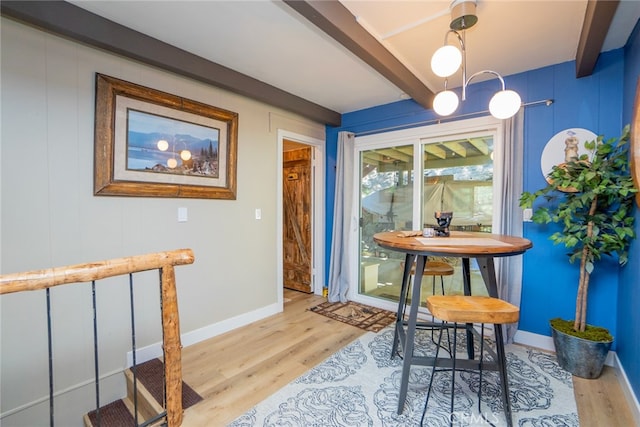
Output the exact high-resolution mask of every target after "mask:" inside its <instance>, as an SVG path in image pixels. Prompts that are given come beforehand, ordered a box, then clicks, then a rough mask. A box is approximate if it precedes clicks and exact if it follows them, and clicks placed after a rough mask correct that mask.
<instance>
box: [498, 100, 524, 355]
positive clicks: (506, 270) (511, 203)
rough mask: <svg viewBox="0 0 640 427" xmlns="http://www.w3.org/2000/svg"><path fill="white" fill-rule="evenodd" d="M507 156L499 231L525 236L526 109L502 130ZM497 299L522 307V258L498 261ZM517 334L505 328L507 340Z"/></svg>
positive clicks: (504, 161)
mask: <svg viewBox="0 0 640 427" xmlns="http://www.w3.org/2000/svg"><path fill="white" fill-rule="evenodd" d="M502 138H503V141H504V156H502V164H501V165H495V167H496V168H502V170H503V173H504V178H503V186H502V200H503V201H504V202H503V203H502V206H501V212H500V217H501V219H502V220H501V224H500V229H499V230H497V232H498V233H499V234H508V235H512V236H522V230H523V227H522V209H521V208H520V205H519V200H520V194H521V193H522V188H523V183H522V182H523V170H522V169H523V163H524V161H523V158H524V154H523V153H524V109H523V108H521V109H520V111H519V112H518V114H516V115H515V116H514V117H512V118H510V119H508V120H505V121H504V126H503V135H502ZM498 262H499V263H500V268H499V269H498V277H497V281H498V295H499V296H500V298H501V299H503V300H506V301H509V302H510V303H511V304H513V305H515V306H516V307H520V295H521V292H522V255H518V256H511V257H504V258H498ZM517 330H518V324H517V323H516V324H509V325H508V326H507V328H506V333H505V339H506V341H507V342H513V337H514V335H515V333H516V331H517Z"/></svg>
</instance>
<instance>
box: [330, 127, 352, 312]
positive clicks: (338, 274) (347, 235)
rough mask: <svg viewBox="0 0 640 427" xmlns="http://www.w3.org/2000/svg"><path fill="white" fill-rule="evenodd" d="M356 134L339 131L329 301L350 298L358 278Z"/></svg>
mask: <svg viewBox="0 0 640 427" xmlns="http://www.w3.org/2000/svg"><path fill="white" fill-rule="evenodd" d="M354 140H355V135H354V134H353V133H351V132H339V133H338V150H337V151H338V152H337V166H336V188H335V204H334V206H333V231H332V237H331V259H330V261H329V285H328V286H329V293H328V299H329V302H338V301H340V302H347V292H348V291H349V286H350V285H351V281H352V280H353V278H357V277H358V276H357V274H356V273H357V268H358V259H357V258H354V256H356V257H357V250H354V249H353V242H351V240H353V239H352V237H351V236H353V235H354V234H355V235H357V233H354V231H357V227H358V212H357V209H358V206H357V205H356V203H355V199H354V197H355V196H354V190H355V183H354V178H353V172H354V168H355V162H354V158H353V154H354Z"/></svg>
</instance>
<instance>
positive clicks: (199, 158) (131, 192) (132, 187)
mask: <svg viewBox="0 0 640 427" xmlns="http://www.w3.org/2000/svg"><path fill="white" fill-rule="evenodd" d="M95 114H96V116H95V153H94V154H95V155H94V194H95V195H97V196H134V197H189V198H207V199H232V200H235V198H236V160H237V139H238V114H237V113H234V112H231V111H227V110H223V109H220V108H216V107H213V106H210V105H206V104H203V103H201V102H198V101H193V100H190V99H186V98H182V97H179V96H176V95H171V94H169V93H165V92H161V91H158V90H155V89H151V88H148V87H144V86H140V85H136V84H133V83H130V82H126V81H124V80H120V79H116V78H114V77H109V76H106V75H103V74H96V111H95Z"/></svg>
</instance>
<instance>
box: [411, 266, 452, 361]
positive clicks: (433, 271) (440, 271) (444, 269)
mask: <svg viewBox="0 0 640 427" xmlns="http://www.w3.org/2000/svg"><path fill="white" fill-rule="evenodd" d="M402 267H403V268H404V262H403V263H402ZM411 275H412V276H414V277H415V275H416V264H415V263H414V264H413V265H412V266H411ZM422 276H423V277H431V278H432V281H431V294H432V295H435V293H436V277H437V276H440V291H441V292H442V295H444V294H445V293H444V276H453V267H452V266H451V265H450V264H449V263H446V262H444V261H427V262H425V264H424V271H423V272H422ZM411 286H413V281H412V282H411ZM411 286H407V290H406V295H405V299H404V308H403V310H402V316H403V318H404V316H405V313H406V311H407V301H408V300H409V295H411ZM434 321H435V319H434V318H433V316H431V323H433V322H434ZM425 328H427V329H431V340H432V341H434V332H433V331H434V329H435V328H434V327H433V326H427V327H425V326H424V325H423V326H421V329H425ZM437 328H438V329H439V327H437ZM448 336H449V331H448V330H447V337H448ZM434 342H435V341H434ZM449 342H450V341H449ZM449 354H451V348H449Z"/></svg>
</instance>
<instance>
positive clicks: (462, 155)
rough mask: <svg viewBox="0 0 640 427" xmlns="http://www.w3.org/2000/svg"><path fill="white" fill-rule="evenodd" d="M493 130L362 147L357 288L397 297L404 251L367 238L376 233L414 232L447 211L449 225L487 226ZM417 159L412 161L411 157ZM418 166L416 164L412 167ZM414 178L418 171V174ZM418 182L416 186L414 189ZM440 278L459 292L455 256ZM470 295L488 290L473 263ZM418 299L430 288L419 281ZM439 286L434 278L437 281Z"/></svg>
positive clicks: (465, 228)
mask: <svg viewBox="0 0 640 427" xmlns="http://www.w3.org/2000/svg"><path fill="white" fill-rule="evenodd" d="M493 145H494V138H493V136H492V134H491V133H488V132H480V133H467V134H464V135H457V136H454V137H449V138H442V137H440V138H428V139H427V138H423V139H421V140H416V141H415V143H414V144H412V145H400V146H391V147H389V146H386V147H383V148H368V149H366V148H363V149H362V150H361V151H359V152H358V153H359V160H360V171H359V172H360V177H359V178H360V235H359V237H360V239H359V241H360V246H359V247H360V277H359V287H358V294H359V295H365V296H369V297H375V298H381V299H384V300H388V301H398V297H399V291H400V285H401V282H402V272H403V267H404V264H403V263H404V255H403V254H402V253H400V252H394V251H388V250H385V249H382V248H380V247H379V246H377V245H376V244H375V243H374V242H373V235H374V234H375V233H378V232H381V231H391V230H420V229H422V228H424V227H429V226H434V225H436V221H435V212H436V211H452V212H453V220H452V222H451V227H450V229H451V230H456V231H481V232H491V230H492V225H493V223H494V217H493V216H494V215H493V154H492V153H493V150H494V146H493ZM416 156H417V157H418V162H416V163H415V165H414V158H415V157H416ZM416 168H419V170H417V171H416V170H415V169H416ZM416 177H422V179H420V178H418V179H416ZM416 186H418V188H417V189H416ZM434 260H441V261H446V262H449V263H450V264H451V265H452V266H453V267H454V270H455V274H454V275H452V276H445V277H444V280H445V285H444V286H445V291H446V292H447V293H462V289H463V286H462V271H461V270H462V266H461V260H460V259H455V258H452V259H447V258H442V259H434ZM471 267H472V275H471V285H472V289H473V292H474V294H483V293H485V294H486V290H485V288H484V285H483V282H482V278H481V277H480V274H479V273H478V271H477V268H475V265H474V263H473V262H472V266H471ZM422 284H423V290H422V300H424V298H425V297H426V295H428V294H430V293H431V292H432V285H433V284H432V281H431V278H429V280H423V281H422ZM439 288H440V283H439V278H438V286H437V287H436V289H439Z"/></svg>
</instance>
